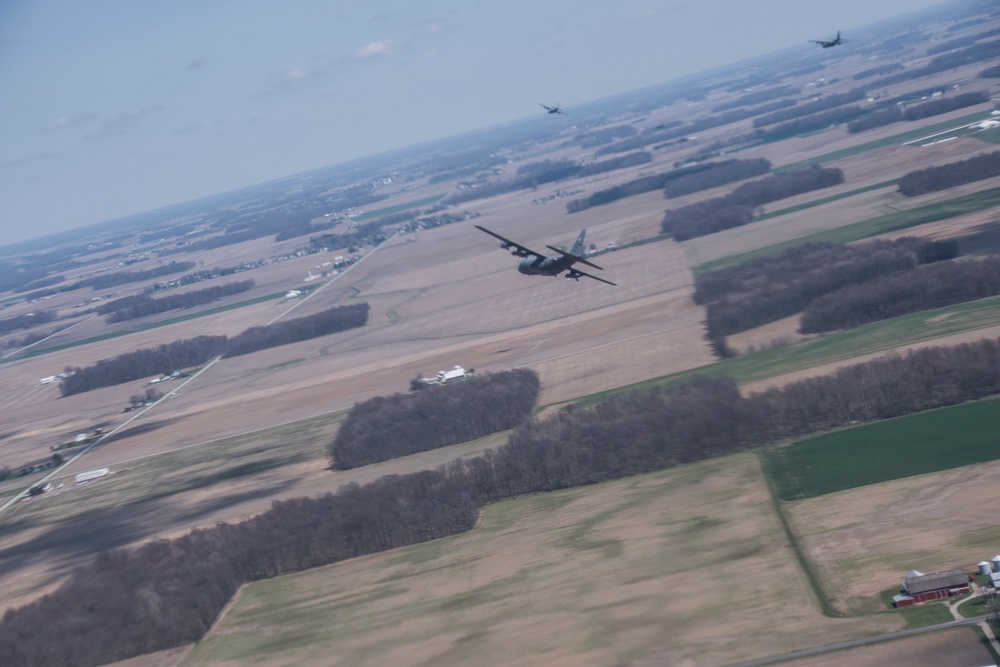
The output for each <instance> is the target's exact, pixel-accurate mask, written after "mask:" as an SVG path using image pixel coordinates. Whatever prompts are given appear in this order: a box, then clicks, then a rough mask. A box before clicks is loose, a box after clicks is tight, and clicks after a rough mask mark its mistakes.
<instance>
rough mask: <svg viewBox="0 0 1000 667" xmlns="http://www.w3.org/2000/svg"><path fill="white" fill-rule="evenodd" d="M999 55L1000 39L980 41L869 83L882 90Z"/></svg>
mask: <svg viewBox="0 0 1000 667" xmlns="http://www.w3.org/2000/svg"><path fill="white" fill-rule="evenodd" d="M998 56H1000V39H995V40H993V41H991V42H978V43H976V44H973V45H972V46H967V47H966V48H964V49H956V50H955V51H952V52H950V53H945V54H942V55H939V56H937V57H935V58H931V60H930V61H929V62H928V63H927V64H926V65H924V66H923V67H916V68H907V69H905V70H903V71H901V72H897V73H895V74H890V75H889V76H886V77H882V78H881V79H876V80H875V81H873V82H871V83H870V84H869V89H870V90H881V89H883V88H888V87H889V86H892V85H894V84H897V83H899V82H901V81H909V80H910V79H916V78H919V77H922V76H929V75H931V74H937V73H938V72H944V71H946V70H950V69H955V68H956V67H961V66H962V65H969V64H971V63H977V62H982V61H983V60H991V59H993V58H996V57H998Z"/></svg>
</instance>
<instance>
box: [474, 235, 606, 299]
mask: <svg viewBox="0 0 1000 667" xmlns="http://www.w3.org/2000/svg"><path fill="white" fill-rule="evenodd" d="M475 227H476V229H479V230H481V231H484V232H486V233H487V234H489V235H490V236H492V237H493V238H495V239H499V240H500V247H501V248H503V249H504V250H510V254H512V255H514V256H515V257H523V259H522V260H521V261H520V262H519V263H518V265H517V270H518V272H520V273H523V274H524V275H526V276H558V275H559V274H560V273H562V272H563V271H566V276H565V277H566V278H572V279H573V280H577V281H579V280H580V278H593V279H594V280H600V281H601V282H602V283H607V284H609V285H615V284H616V283H613V282H611V281H610V280H605V279H604V278H598V277H597V276H592V275H590V274H589V273H584V272H583V271H580V270H578V269H574V268H573V265H574V264H576V263H577V262H580V263H581V264H586V265H587V266H592V267H594V268H595V269H600V270H601V271H603V270H604V269H602V268H601V267H599V266H598V265H597V264H594V263H593V262H588V261H587V260H585V259H584V258H583V238H584V236H585V235H586V234H587V230H586V229H583V230H581V231H580V235H579V236H578V237H577V238H576V243H574V244H573V249H572V250H570V251H569V252H566V251H565V250H560V249H559V248H554V247H552V246H550V245H547V246H545V247H546V248H548V249H549V250H554V251H556V252H557V253H559V254H558V255H543V254H541V253H540V252H535V251H534V250H531V249H530V248H525V247H524V246H523V245H521V244H520V243H514V242H513V241H511V240H510V239H505V238H504V237H502V236H500V235H499V234H497V233H496V232H491V231H490V230H488V229H486V228H485V227H480V226H479V225H476V226H475Z"/></svg>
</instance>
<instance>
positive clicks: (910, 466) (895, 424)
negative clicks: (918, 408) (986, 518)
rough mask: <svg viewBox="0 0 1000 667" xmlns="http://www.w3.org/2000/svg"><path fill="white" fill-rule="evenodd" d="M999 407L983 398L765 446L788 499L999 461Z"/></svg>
mask: <svg viewBox="0 0 1000 667" xmlns="http://www.w3.org/2000/svg"><path fill="white" fill-rule="evenodd" d="M998 430H1000V405H998V404H997V403H996V401H995V400H984V401H977V402H975V403H967V404H963V405H957V406H954V407H950V408H940V409H938V410H930V411H927V412H921V413H918V414H915V415H910V416H907V417H899V418H896V419H890V420H887V421H882V422H877V423H874V424H867V425H865V426H856V427H854V428H847V429H842V430H839V431H834V432H832V433H827V434H824V435H820V436H816V437H814V438H809V439H807V440H800V441H799V442H796V443H794V444H791V445H787V446H785V447H776V448H773V449H768V450H766V451H765V455H764V461H765V467H766V468H767V470H768V475H769V476H770V477H771V478H772V479H773V480H774V483H775V485H776V487H777V491H778V497H779V498H780V499H781V500H786V501H787V500H800V499H803V498H814V497H816V496H821V495H824V494H827V493H835V492H837V491H843V490H846V489H853V488H857V487H860V486H867V485H869V484H878V483H880V482H885V481H889V480H892V479H899V478H902V477H910V476H913V475H922V474H925V473H932V472H938V471H940V470H948V469H951V468H959V467H962V466H967V465H972V464H974V463H983V462H987V461H993V460H995V459H997V458H1000V448H998V447H997V446H996V445H997V444H998V439H997V438H998V436H997V432H998Z"/></svg>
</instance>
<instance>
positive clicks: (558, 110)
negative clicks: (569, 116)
mask: <svg viewBox="0 0 1000 667" xmlns="http://www.w3.org/2000/svg"><path fill="white" fill-rule="evenodd" d="M538 105H539V106H541V107H543V108H544V109H545V110H546V111H548V112H549V113H561V114H562V115H564V116H565V115H566V112H565V111H563V110H562V109H560V108H559V105H558V104H557V105H555V106H554V107H550V106H549V105H548V104H542V103H541V102H539V103H538Z"/></svg>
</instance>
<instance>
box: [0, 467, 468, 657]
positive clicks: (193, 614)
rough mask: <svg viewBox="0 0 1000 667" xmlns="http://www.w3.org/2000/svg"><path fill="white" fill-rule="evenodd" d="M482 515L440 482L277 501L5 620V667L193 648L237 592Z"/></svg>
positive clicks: (76, 577)
mask: <svg viewBox="0 0 1000 667" xmlns="http://www.w3.org/2000/svg"><path fill="white" fill-rule="evenodd" d="M477 515H478V507H477V505H476V503H475V501H474V498H472V496H471V494H470V493H469V492H468V486H467V485H465V484H463V480H461V479H450V478H448V477H447V476H446V475H444V474H443V473H440V472H425V473H416V474H413V475H408V476H405V477H400V476H396V477H386V478H382V479H380V480H378V481H376V482H373V483H371V484H368V485H365V486H363V487H361V486H358V485H356V484H352V485H348V486H344V487H341V489H340V490H339V491H338V492H337V493H335V494H326V495H325V496H322V497H319V498H313V499H309V498H300V499H296V500H290V501H286V502H275V503H274V505H273V506H272V508H271V510H270V511H268V512H265V513H263V514H261V515H259V516H257V517H255V518H253V519H250V520H248V521H245V522H243V523H240V524H236V525H232V524H226V523H220V524H217V525H216V526H215V527H213V528H207V529H200V530H195V531H192V532H191V533H189V534H188V535H185V536H183V537H180V538H177V539H172V540H157V541H153V542H150V543H147V544H145V545H143V546H141V547H138V548H135V549H129V550H124V549H122V550H115V551H109V552H105V553H103V554H101V555H100V556H98V557H97V558H96V559H95V560H94V562H93V563H91V564H90V565H88V566H86V567H83V568H80V569H79V570H77V571H76V572H75V573H73V574H72V575H71V576H70V577H69V579H68V580H67V581H66V583H64V584H63V585H62V586H61V587H60V588H59V589H57V590H56V591H55V592H54V593H52V594H50V595H47V596H45V597H43V598H41V599H40V600H38V601H36V602H34V603H33V604H30V605H28V606H26V607H22V608H20V609H18V610H8V611H7V613H6V614H5V615H4V617H3V621H2V622H0V664H2V665H4V666H5V667H29V666H30V667H56V666H59V667H63V666H66V665H72V666H74V667H90V666H92V665H101V664H105V663H108V662H114V661H117V660H122V659H125V658H129V657H133V656H137V655H143V654H146V653H152V652H154V651H158V650H162V649H165V648H171V647H174V646H180V645H183V644H187V643H191V642H194V641H197V640H198V639H200V638H201V637H202V636H204V634H205V633H206V632H207V631H208V629H209V628H210V627H211V625H212V623H213V622H214V621H215V619H216V617H217V616H218V614H219V612H220V611H221V610H222V608H223V607H224V606H225V605H226V604H227V603H228V602H229V600H230V599H232V596H233V595H234V594H235V592H236V590H237V589H238V588H239V586H240V585H241V584H244V583H247V582H249V581H254V580H256V579H264V578H268V577H273V576H277V575H280V574H285V573H288V572H296V571H299V570H303V569H306V568H310V567H315V566H317V565H324V564H328V563H333V562H337V561H339V560H344V559H346V558H353V557H356V556H360V555H363V554H367V553H372V552H376V551H383V550H386V549H392V548H395V547H399V546H404V545H407V544H413V543H416V542H420V541H425V540H431V539H436V538H439V537H444V536H446V535H450V534H454V533H458V532H462V531H465V530H468V529H469V528H471V527H472V525H473V524H474V522H475V520H476V517H477Z"/></svg>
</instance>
